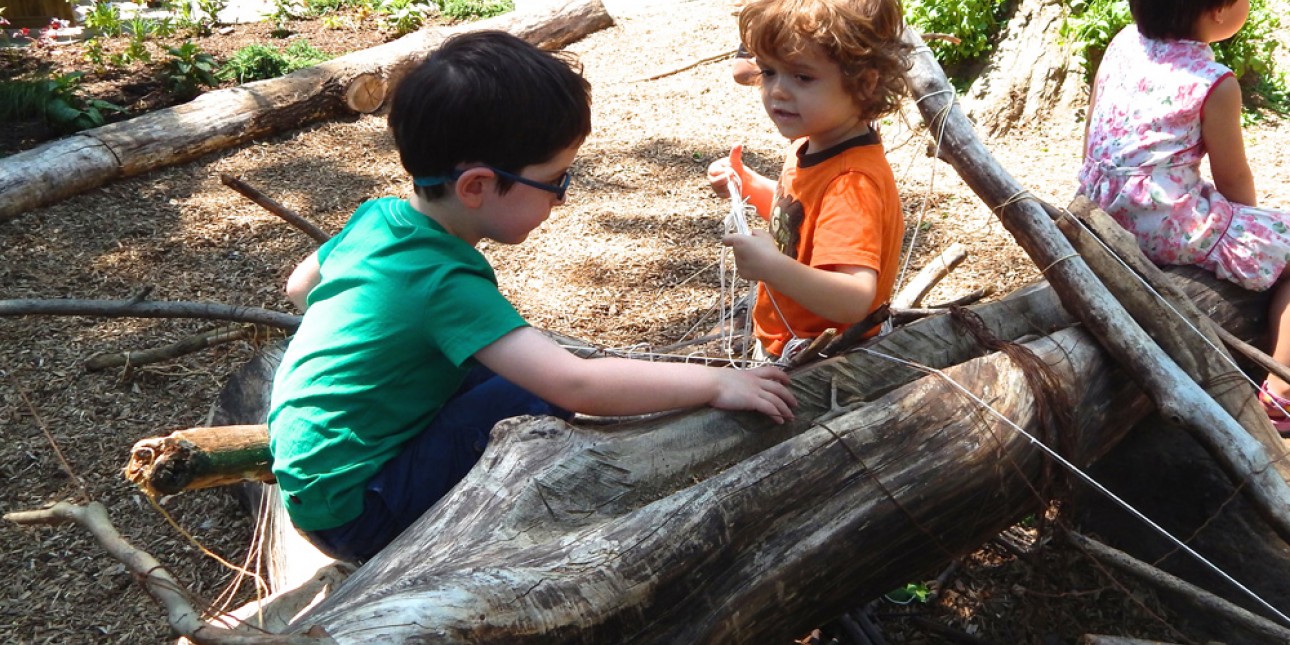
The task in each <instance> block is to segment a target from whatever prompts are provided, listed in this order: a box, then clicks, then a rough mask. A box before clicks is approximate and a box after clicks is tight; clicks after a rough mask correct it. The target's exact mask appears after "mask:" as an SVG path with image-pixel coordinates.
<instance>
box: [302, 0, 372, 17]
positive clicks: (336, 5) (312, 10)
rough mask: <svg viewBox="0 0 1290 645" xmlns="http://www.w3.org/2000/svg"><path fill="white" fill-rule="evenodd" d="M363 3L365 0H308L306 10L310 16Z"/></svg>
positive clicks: (334, 11)
mask: <svg viewBox="0 0 1290 645" xmlns="http://www.w3.org/2000/svg"><path fill="white" fill-rule="evenodd" d="M363 4H364V2H363V0H306V2H305V12H306V15H308V16H322V15H326V14H331V13H336V12H338V11H340V10H341V9H344V8H346V7H354V6H359V5H363Z"/></svg>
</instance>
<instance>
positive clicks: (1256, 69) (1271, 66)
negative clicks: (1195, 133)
mask: <svg viewBox="0 0 1290 645" xmlns="http://www.w3.org/2000/svg"><path fill="white" fill-rule="evenodd" d="M1070 8H1071V12H1070V17H1069V18H1067V19H1066V21H1065V22H1064V23H1063V24H1062V28H1061V35H1062V37H1063V38H1066V39H1067V40H1068V41H1069V42H1070V43H1071V44H1072V45H1073V46H1074V49H1075V57H1076V60H1078V61H1079V63H1080V64H1081V65H1082V66H1083V68H1084V75H1085V79H1087V80H1091V79H1092V78H1093V77H1094V76H1095V75H1096V74H1097V68H1098V65H1100V64H1101V62H1102V55H1103V54H1104V53H1106V47H1107V45H1109V44H1110V43H1111V39H1112V38H1113V37H1115V34H1117V33H1119V32H1120V30H1121V29H1123V28H1124V27H1126V26H1128V25H1129V24H1130V23H1132V22H1133V16H1132V15H1131V14H1130V13H1129V3H1128V1H1127V0H1072V2H1071V5H1070ZM1280 26H1281V19H1280V17H1279V16H1277V14H1276V13H1274V12H1273V11H1272V10H1270V9H1268V6H1267V0H1251V1H1250V17H1249V20H1247V21H1246V23H1245V26H1244V27H1242V28H1241V31H1239V32H1237V34H1236V35H1235V36H1233V37H1231V38H1229V39H1227V40H1225V41H1222V42H1218V43H1214V54H1215V57H1216V58H1217V59H1218V62H1220V63H1222V64H1224V65H1226V66H1228V67H1230V68H1231V69H1232V72H1233V73H1235V74H1236V77H1237V78H1238V79H1240V81H1241V85H1242V87H1243V88H1244V89H1245V90H1246V92H1245V98H1246V105H1247V106H1252V107H1267V108H1270V109H1274V110H1276V111H1278V112H1286V111H1288V110H1290V101H1288V100H1287V98H1288V97H1287V90H1286V81H1285V77H1284V75H1282V74H1281V73H1279V72H1278V71H1277V70H1276V68H1275V58H1274V54H1275V53H1276V51H1277V48H1278V47H1280V46H1281V43H1279V42H1278V41H1277V40H1276V38H1274V37H1273V36H1274V32H1275V31H1276V30H1277V29H1279V28H1280Z"/></svg>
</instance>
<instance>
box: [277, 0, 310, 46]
mask: <svg viewBox="0 0 1290 645" xmlns="http://www.w3.org/2000/svg"><path fill="white" fill-rule="evenodd" d="M304 13H305V8H304V7H303V6H301V5H300V4H299V3H298V2H297V1H296V0H273V13H272V14H269V20H272V21H273V32H272V33H271V35H272V36H273V37H274V38H286V37H287V36H289V35H291V30H290V29H288V28H287V24H288V23H290V22H291V21H292V20H295V19H296V18H297V17H298V16H300V15H303V14H304Z"/></svg>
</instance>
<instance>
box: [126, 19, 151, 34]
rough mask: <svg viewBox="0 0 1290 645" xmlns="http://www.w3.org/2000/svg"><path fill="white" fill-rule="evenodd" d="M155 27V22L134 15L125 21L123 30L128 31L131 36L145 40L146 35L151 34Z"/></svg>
mask: <svg viewBox="0 0 1290 645" xmlns="http://www.w3.org/2000/svg"><path fill="white" fill-rule="evenodd" d="M155 29H156V26H155V24H154V23H153V22H152V21H151V20H148V19H147V18H144V17H143V16H135V17H133V18H131V19H129V20H127V21H126V23H125V30H126V31H127V32H129V33H130V35H131V36H133V37H135V38H139V39H145V40H146V39H147V38H148V36H151V35H152V32H153V31H154V30H155Z"/></svg>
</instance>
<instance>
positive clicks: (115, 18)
mask: <svg viewBox="0 0 1290 645" xmlns="http://www.w3.org/2000/svg"><path fill="white" fill-rule="evenodd" d="M85 26H86V27H89V28H90V29H93V30H94V31H97V32H99V33H100V34H103V35H104V36H120V35H121V34H122V32H123V30H124V29H125V25H124V23H122V22H121V10H120V9H118V8H117V6H116V5H114V4H112V3H110V2H103V1H102V0H100V1H99V2H95V3H94V6H93V8H91V9H90V11H89V13H87V14H85Z"/></svg>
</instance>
